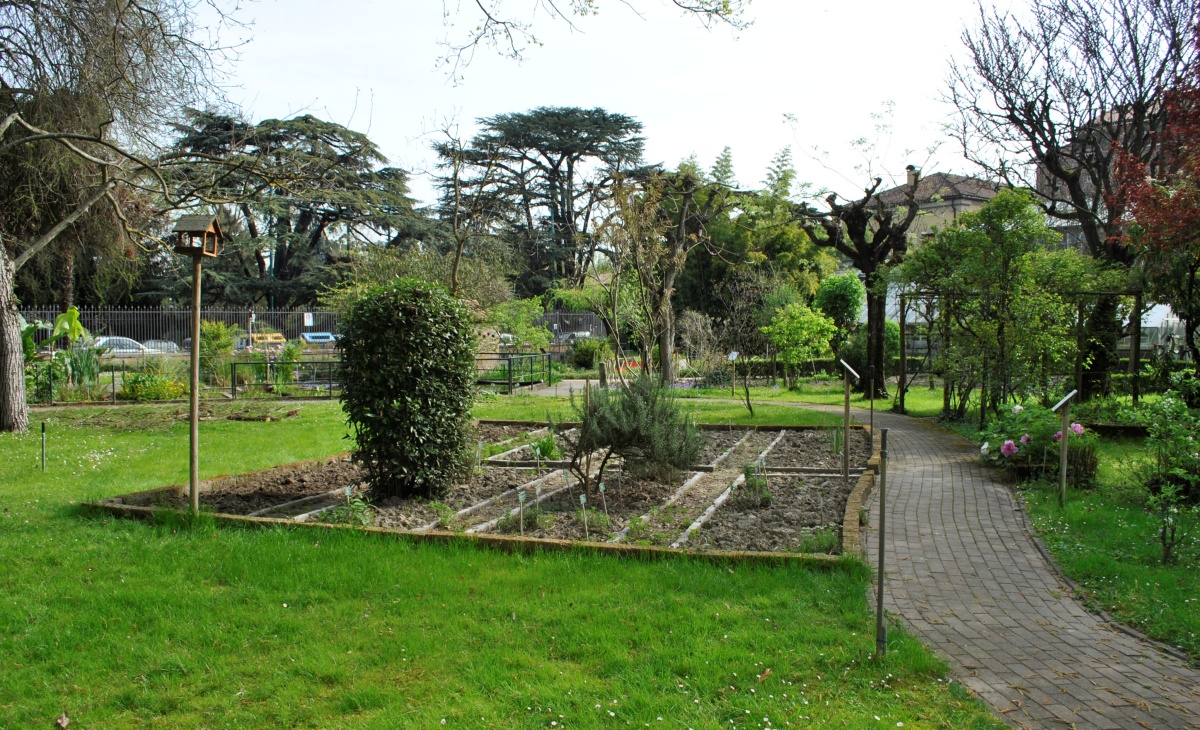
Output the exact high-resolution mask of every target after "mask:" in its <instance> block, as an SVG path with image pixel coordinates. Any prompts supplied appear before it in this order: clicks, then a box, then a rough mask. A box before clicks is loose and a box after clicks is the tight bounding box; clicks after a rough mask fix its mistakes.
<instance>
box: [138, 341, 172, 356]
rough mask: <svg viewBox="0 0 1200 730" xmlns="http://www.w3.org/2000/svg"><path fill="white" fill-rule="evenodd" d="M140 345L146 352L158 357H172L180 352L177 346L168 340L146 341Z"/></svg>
mask: <svg viewBox="0 0 1200 730" xmlns="http://www.w3.org/2000/svg"><path fill="white" fill-rule="evenodd" d="M142 344H143V345H144V346H145V347H146V351H147V352H153V353H155V354H158V355H174V354H175V353H177V352H179V351H180V350H179V345H177V344H175V343H174V342H171V341H170V340H146V341H145V342H143V343H142Z"/></svg>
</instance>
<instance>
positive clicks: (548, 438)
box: [529, 433, 562, 461]
mask: <svg viewBox="0 0 1200 730" xmlns="http://www.w3.org/2000/svg"><path fill="white" fill-rule="evenodd" d="M529 448H530V450H532V451H533V454H534V457H535V458H537V459H539V460H540V461H551V460H553V459H557V458H559V457H560V456H562V452H561V451H559V448H558V442H557V441H555V440H554V434H553V433H548V434H546V435H545V436H543V437H541V438H540V439H536V440H535V441H534V442H533V443H531V444H530V445H529Z"/></svg>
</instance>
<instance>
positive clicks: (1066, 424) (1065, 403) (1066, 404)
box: [1050, 390, 1079, 507]
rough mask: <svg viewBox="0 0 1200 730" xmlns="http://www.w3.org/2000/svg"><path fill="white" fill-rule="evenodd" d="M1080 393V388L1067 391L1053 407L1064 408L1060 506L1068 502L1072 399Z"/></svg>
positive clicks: (1061, 443) (1060, 455) (1060, 449)
mask: <svg viewBox="0 0 1200 730" xmlns="http://www.w3.org/2000/svg"><path fill="white" fill-rule="evenodd" d="M1077 393H1079V391H1078V390H1072V391H1071V392H1070V393H1067V397H1066V398H1063V399H1062V400H1060V401H1059V402H1058V405H1056V406H1054V407H1053V408H1051V409H1050V410H1051V411H1057V410H1058V409H1059V408H1061V409H1062V431H1061V432H1060V433H1061V434H1062V439H1061V440H1060V441H1059V442H1058V506H1059V507H1065V506H1066V504H1067V438H1068V434H1070V433H1071V418H1070V415H1069V414H1070V412H1071V399H1072V398H1074V397H1075V395H1076V394H1077Z"/></svg>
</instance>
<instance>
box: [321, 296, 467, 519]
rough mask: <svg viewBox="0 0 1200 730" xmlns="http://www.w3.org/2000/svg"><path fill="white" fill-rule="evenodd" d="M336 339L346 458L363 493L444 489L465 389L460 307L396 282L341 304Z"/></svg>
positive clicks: (452, 466) (461, 443) (453, 466)
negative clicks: (349, 441) (362, 474)
mask: <svg viewBox="0 0 1200 730" xmlns="http://www.w3.org/2000/svg"><path fill="white" fill-rule="evenodd" d="M339 346H340V348H341V352H342V360H341V367H340V370H339V374H338V379H339V382H340V383H341V385H342V395H341V399H342V405H343V407H344V409H345V411H346V418H347V421H348V422H349V424H350V427H351V429H352V431H353V433H354V440H355V446H356V448H355V451H354V460H355V461H356V462H358V463H359V464H361V465H362V466H363V467H364V468H365V469H366V471H367V475H368V482H369V483H370V485H371V493H372V495H373V496H374V497H377V498H382V497H390V496H409V495H412V494H416V493H423V494H425V495H426V496H435V495H438V494H441V493H442V492H444V491H445V490H446V489H447V488H448V487H449V486H450V484H451V482H452V481H453V479H454V478H456V477H457V476H458V475H459V472H460V471H461V470H462V465H463V463H464V457H463V453H464V451H465V450H466V449H467V438H468V425H469V424H468V416H469V414H470V408H471V401H472V398H473V395H474V382H475V342H474V337H473V334H472V324H471V318H470V316H469V314H468V313H467V311H466V308H465V307H464V306H463V305H462V304H461V303H460V302H459V301H458V300H456V299H454V298H453V297H451V296H450V295H449V294H448V293H447V292H446V290H445V289H443V288H441V287H440V286H438V285H436V284H430V283H428V282H424V281H421V280H418V279H401V280H398V281H395V282H392V283H391V284H388V285H386V286H381V287H378V288H376V289H374V290H372V291H370V292H369V293H367V294H366V295H364V296H363V297H362V298H361V299H359V300H358V301H357V302H355V303H354V304H353V305H352V306H351V307H350V310H349V311H348V312H347V313H346V316H345V317H344V318H343V320H342V339H341V341H340V343H339Z"/></svg>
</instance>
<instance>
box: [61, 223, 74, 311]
mask: <svg viewBox="0 0 1200 730" xmlns="http://www.w3.org/2000/svg"><path fill="white" fill-rule="evenodd" d="M65 248H66V251H64V252H63V272H62V277H63V278H62V308H63V311H64V312H65V311H67V310H68V309H70V308H71V307H72V306H74V304H75V243H74V242H73V241H69V240H68V241H67V245H66V246H65Z"/></svg>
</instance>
